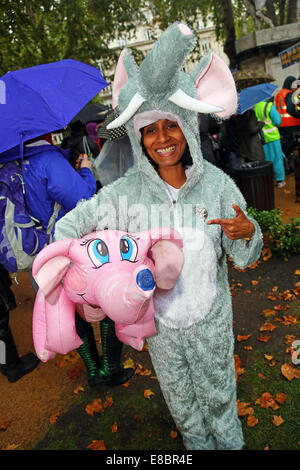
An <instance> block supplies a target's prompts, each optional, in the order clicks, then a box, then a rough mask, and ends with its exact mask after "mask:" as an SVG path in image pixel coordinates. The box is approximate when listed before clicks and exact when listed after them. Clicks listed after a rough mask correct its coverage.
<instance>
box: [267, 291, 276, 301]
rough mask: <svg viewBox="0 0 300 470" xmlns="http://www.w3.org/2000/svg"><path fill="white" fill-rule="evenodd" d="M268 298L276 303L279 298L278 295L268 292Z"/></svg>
mask: <svg viewBox="0 0 300 470" xmlns="http://www.w3.org/2000/svg"><path fill="white" fill-rule="evenodd" d="M267 298H268V299H269V300H273V301H274V300H277V297H276V295H275V294H274V292H268V295H267Z"/></svg>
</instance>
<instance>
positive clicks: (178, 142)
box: [143, 119, 186, 168]
mask: <svg viewBox="0 0 300 470" xmlns="http://www.w3.org/2000/svg"><path fill="white" fill-rule="evenodd" d="M143 142H144V146H145V149H146V151H147V153H148V155H149V157H150V158H152V160H154V161H155V162H156V163H157V164H158V167H159V168H163V167H170V166H173V165H177V164H178V162H179V161H180V159H181V157H182V154H183V152H184V150H185V147H186V140H185V137H184V135H183V133H182V130H181V129H180V127H179V125H178V124H177V122H175V121H169V120H168V119H160V120H159V121H156V122H153V123H152V124H149V125H148V126H146V127H144V128H143Z"/></svg>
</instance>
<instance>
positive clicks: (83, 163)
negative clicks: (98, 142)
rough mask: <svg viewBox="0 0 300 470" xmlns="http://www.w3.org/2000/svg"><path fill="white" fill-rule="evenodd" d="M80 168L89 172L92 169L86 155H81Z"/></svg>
mask: <svg viewBox="0 0 300 470" xmlns="http://www.w3.org/2000/svg"><path fill="white" fill-rule="evenodd" d="M80 168H88V169H89V170H90V169H91V168H92V162H91V161H90V160H89V157H88V155H87V154H83V156H82V160H81V164H80Z"/></svg>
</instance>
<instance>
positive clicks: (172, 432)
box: [170, 429, 178, 439]
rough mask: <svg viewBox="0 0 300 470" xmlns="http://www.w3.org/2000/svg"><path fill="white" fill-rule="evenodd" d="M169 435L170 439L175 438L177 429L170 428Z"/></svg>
mask: <svg viewBox="0 0 300 470" xmlns="http://www.w3.org/2000/svg"><path fill="white" fill-rule="evenodd" d="M170 436H171V438H172V439H176V438H177V436H178V432H177V431H173V429H171V432H170Z"/></svg>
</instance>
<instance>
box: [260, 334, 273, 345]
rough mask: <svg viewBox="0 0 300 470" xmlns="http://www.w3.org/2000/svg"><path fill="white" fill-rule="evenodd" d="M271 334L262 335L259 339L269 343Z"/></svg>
mask: <svg viewBox="0 0 300 470" xmlns="http://www.w3.org/2000/svg"><path fill="white" fill-rule="evenodd" d="M270 338H271V336H270V335H261V336H259V337H258V338H257V339H258V341H261V342H263V343H267V342H268V341H269V340H270Z"/></svg>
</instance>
